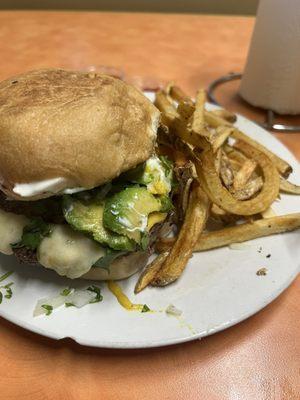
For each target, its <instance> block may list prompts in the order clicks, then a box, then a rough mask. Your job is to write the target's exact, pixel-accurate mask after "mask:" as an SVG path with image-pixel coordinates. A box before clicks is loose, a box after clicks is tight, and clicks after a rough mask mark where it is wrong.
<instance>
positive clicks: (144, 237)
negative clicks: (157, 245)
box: [140, 233, 150, 250]
mask: <svg viewBox="0 0 300 400" xmlns="http://www.w3.org/2000/svg"><path fill="white" fill-rule="evenodd" d="M149 241H150V238H149V235H148V234H147V233H142V235H141V243H140V245H141V248H142V250H147V248H148V245H149Z"/></svg>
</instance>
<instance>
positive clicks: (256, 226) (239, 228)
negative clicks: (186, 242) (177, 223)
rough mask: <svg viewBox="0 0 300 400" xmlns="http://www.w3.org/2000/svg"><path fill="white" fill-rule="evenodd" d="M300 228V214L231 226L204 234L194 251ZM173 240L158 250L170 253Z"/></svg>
mask: <svg viewBox="0 0 300 400" xmlns="http://www.w3.org/2000/svg"><path fill="white" fill-rule="evenodd" d="M299 228H300V213H294V214H287V215H282V216H276V217H270V218H264V219H259V220H256V221H253V222H246V223H244V224H240V225H236V226H231V227H227V228H223V229H220V230H218V231H213V232H206V233H202V234H201V235H200V236H199V238H198V241H197V243H196V245H195V247H194V251H195V252H197V251H205V250H211V249H216V248H218V247H224V246H228V245H229V244H232V243H242V242H246V241H248V240H253V239H257V238H260V237H265V236H270V235H275V234H278V233H284V232H289V231H293V230H296V229H299ZM172 244H173V238H169V239H164V241H161V242H160V244H159V246H158V250H159V251H163V252H165V251H168V250H169V249H170V247H171V246H172Z"/></svg>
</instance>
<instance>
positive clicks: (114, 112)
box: [0, 69, 160, 200]
mask: <svg viewBox="0 0 300 400" xmlns="http://www.w3.org/2000/svg"><path fill="white" fill-rule="evenodd" d="M159 118H160V112H159V111H158V110H157V108H156V107H155V106H154V105H153V104H152V103H151V102H150V101H149V100H148V99H147V98H146V97H145V96H144V95H143V93H142V92H140V91H139V90H138V89H136V88H134V87H133V86H131V85H129V84H127V83H125V82H123V81H121V80H119V79H116V78H113V77H111V76H107V75H101V74H97V73H83V72H71V71H65V70H62V69H45V70H38V71H32V72H28V73H25V74H22V75H19V76H16V77H14V78H11V79H7V80H5V81H3V82H2V83H0V184H1V188H2V190H3V191H4V192H5V193H6V194H7V195H8V196H9V197H11V198H14V199H18V200H36V199H39V198H44V197H50V196H53V194H55V193H57V192H58V193H59V192H62V191H64V190H65V189H72V188H85V189H91V188H94V187H96V186H99V185H101V184H103V183H105V182H107V181H110V180H112V179H113V178H115V177H117V176H118V175H119V174H120V173H122V172H124V171H126V170H129V169H131V168H134V167H135V166H136V165H137V164H139V163H141V162H144V161H145V160H147V159H148V158H149V157H150V156H151V154H152V152H153V149H154V144H155V140H156V131H157V127H158V124H159ZM58 178H61V179H60V183H59V185H57V187H56V189H55V191H44V192H42V193H36V194H34V195H27V196H26V197H24V196H23V195H20V193H17V192H15V191H14V188H15V187H16V185H20V184H28V183H29V184H31V183H35V182H43V181H47V180H55V179H58Z"/></svg>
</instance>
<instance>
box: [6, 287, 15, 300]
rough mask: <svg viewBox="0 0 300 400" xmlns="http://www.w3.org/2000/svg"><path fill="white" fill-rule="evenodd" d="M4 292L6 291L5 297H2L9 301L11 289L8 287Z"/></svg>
mask: <svg viewBox="0 0 300 400" xmlns="http://www.w3.org/2000/svg"><path fill="white" fill-rule="evenodd" d="M5 290H6V295H5V296H4V297H5V298H6V299H11V297H12V294H13V292H12V290H11V288H10V287H8V288H5Z"/></svg>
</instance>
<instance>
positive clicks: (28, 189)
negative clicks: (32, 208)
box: [13, 177, 86, 197]
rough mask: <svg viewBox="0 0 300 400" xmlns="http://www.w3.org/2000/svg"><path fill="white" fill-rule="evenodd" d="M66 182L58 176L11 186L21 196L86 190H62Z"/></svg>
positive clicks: (80, 188)
mask: <svg viewBox="0 0 300 400" xmlns="http://www.w3.org/2000/svg"><path fill="white" fill-rule="evenodd" d="M66 182H67V180H66V179H65V178H61V177H59V178H52V179H45V180H43V181H38V182H31V183H16V184H15V186H14V188H13V192H14V193H16V194H18V195H19V196H21V197H32V196H36V195H40V194H42V193H47V192H50V193H59V192H61V193H64V194H73V193H78V192H82V191H83V190H86V189H85V188H82V187H75V188H70V189H64V190H62V189H63V187H64V186H65V185H66Z"/></svg>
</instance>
